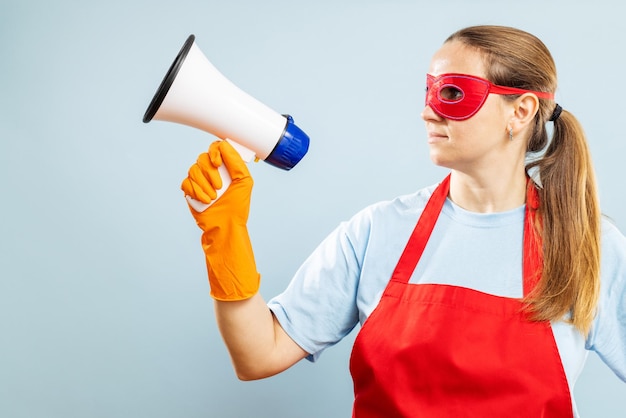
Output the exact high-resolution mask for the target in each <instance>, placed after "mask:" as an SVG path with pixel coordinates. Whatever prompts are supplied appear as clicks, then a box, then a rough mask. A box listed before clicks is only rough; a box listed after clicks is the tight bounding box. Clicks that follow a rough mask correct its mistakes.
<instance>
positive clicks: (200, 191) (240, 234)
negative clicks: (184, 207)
mask: <svg viewBox="0 0 626 418" xmlns="http://www.w3.org/2000/svg"><path fill="white" fill-rule="evenodd" d="M222 165H224V166H225V167H226V169H227V171H228V174H229V175H230V177H231V179H232V182H231V184H230V186H229V187H228V189H227V190H226V191H225V192H224V194H223V195H222V196H220V198H219V199H217V200H216V201H215V202H214V203H213V204H211V206H209V207H208V208H207V209H206V210H205V211H203V212H198V211H196V210H195V209H193V207H191V206H190V207H189V209H190V211H191V214H192V216H193V217H194V219H195V220H196V223H197V224H198V226H199V227H200V229H202V231H204V232H203V234H202V248H203V250H204V253H205V255H206V262H207V269H208V273H209V282H210V284H211V296H212V297H214V298H215V299H218V300H241V299H247V298H249V297H251V296H252V295H254V294H255V293H256V292H258V289H259V281H260V276H259V273H257V271H256V264H255V260H254V254H253V251H252V245H251V243H250V238H249V236H248V230H247V226H246V224H247V221H248V214H249V212H250V197H251V193H252V186H253V180H252V177H251V176H250V172H249V171H248V167H247V165H246V163H245V162H244V161H243V160H242V159H241V157H240V156H239V153H237V151H236V150H235V149H234V148H233V147H232V145H230V144H229V143H228V142H227V141H216V142H214V143H212V144H211V146H210V147H209V151H208V153H203V154H201V155H200V156H199V157H198V159H197V161H196V163H195V164H194V165H192V166H191V168H190V169H189V174H188V177H187V178H186V179H185V180H183V183H182V185H181V189H182V190H183V191H184V192H185V194H186V195H187V196H189V197H191V198H193V199H195V200H199V201H201V202H204V203H211V202H212V201H213V200H214V199H215V198H216V197H217V190H219V189H220V188H221V187H222V184H223V182H222V179H221V176H220V175H219V171H218V169H219V167H220V166H222Z"/></svg>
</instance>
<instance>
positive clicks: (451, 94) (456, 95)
mask: <svg viewBox="0 0 626 418" xmlns="http://www.w3.org/2000/svg"><path fill="white" fill-rule="evenodd" d="M439 96H440V97H441V98H442V99H443V100H445V101H449V102H458V101H459V100H462V99H463V90H461V89H460V88H458V87H455V86H445V87H443V88H442V89H441V90H439Z"/></svg>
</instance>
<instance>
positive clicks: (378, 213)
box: [343, 184, 437, 226]
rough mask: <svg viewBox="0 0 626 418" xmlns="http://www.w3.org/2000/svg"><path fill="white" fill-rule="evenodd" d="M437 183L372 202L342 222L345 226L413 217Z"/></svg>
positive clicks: (417, 215)
mask: <svg viewBox="0 0 626 418" xmlns="http://www.w3.org/2000/svg"><path fill="white" fill-rule="evenodd" d="M436 187H437V184H435V185H431V186H428V187H424V188H422V189H420V190H418V191H416V192H413V193H410V194H405V195H400V196H397V197H395V198H393V199H390V200H385V201H380V202H376V203H373V204H371V205H369V206H366V207H365V208H363V209H361V210H360V211H359V212H357V213H356V214H354V215H353V216H352V217H351V218H350V219H349V220H348V221H346V222H344V223H343V224H344V225H346V226H365V225H370V226H374V225H377V224H380V223H384V224H388V223H390V222H394V221H401V220H404V219H415V218H416V217H419V215H421V213H422V211H423V210H424V207H425V206H426V203H427V202H428V199H429V198H430V196H431V195H432V193H433V191H434V190H435V188H436Z"/></svg>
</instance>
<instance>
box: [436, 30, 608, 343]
mask: <svg viewBox="0 0 626 418" xmlns="http://www.w3.org/2000/svg"><path fill="white" fill-rule="evenodd" d="M448 41H459V42H461V43H463V44H465V45H467V46H469V47H473V48H476V49H477V50H478V51H480V52H481V53H482V54H483V56H484V59H485V67H486V69H487V78H488V79H489V80H490V81H491V82H493V83H495V84H499V85H503V86H510V87H518V88H522V89H528V90H535V91H547V92H554V91H555V90H556V85H557V76H556V66H555V64H554V60H553V59H552V56H551V54H550V52H549V50H548V49H547V47H546V46H545V45H544V43H543V42H542V41H541V40H539V39H538V38H537V37H535V36H534V35H532V34H530V33H527V32H525V31H522V30H519V29H515V28H511V27H504V26H492V25H486V26H472V27H468V28H465V29H461V30H459V31H458V32H456V33H454V34H452V35H451V36H450V37H449V38H448V39H447V40H446V42H448ZM539 102H540V103H539V110H538V112H537V114H536V116H535V121H534V127H533V132H532V134H531V137H530V139H529V141H528V146H527V153H531V154H532V155H539V157H537V158H535V159H533V160H530V162H529V163H528V164H527V166H526V168H527V170H530V169H531V168H535V169H538V173H539V177H540V183H541V186H540V187H538V192H539V198H540V206H539V209H538V212H539V215H540V216H539V217H537V218H538V219H541V220H542V221H541V222H540V223H538V224H537V225H536V226H535V229H536V231H537V235H538V236H539V237H541V239H542V251H543V269H542V272H541V277H540V278H539V282H538V285H537V286H536V288H535V289H534V291H533V292H531V293H530V294H529V295H527V296H526V297H525V302H526V306H527V308H528V310H529V311H530V313H531V318H532V319H533V320H537V321H553V320H561V319H563V318H565V319H566V320H567V321H568V322H570V323H572V324H573V325H574V326H575V327H576V328H577V329H578V330H580V331H581V332H582V333H584V334H587V333H588V332H589V329H590V327H591V323H592V321H593V318H594V315H595V309H596V305H597V301H598V296H599V288H600V284H599V281H600V235H601V230H600V217H601V214H600V209H599V202H598V196H597V192H596V182H595V175H594V170H593V165H592V161H591V155H590V152H589V148H588V146H587V140H586V136H585V133H584V131H583V128H582V126H581V124H580V123H579V122H578V120H577V119H576V118H575V117H574V115H572V114H571V113H570V112H568V111H566V110H563V111H562V112H561V114H560V116H559V117H558V118H557V119H556V120H555V121H554V129H553V133H552V138H548V132H547V129H546V123H547V122H548V121H549V119H550V118H551V115H552V112H553V110H554V108H555V103H554V101H553V100H545V99H540V100H539Z"/></svg>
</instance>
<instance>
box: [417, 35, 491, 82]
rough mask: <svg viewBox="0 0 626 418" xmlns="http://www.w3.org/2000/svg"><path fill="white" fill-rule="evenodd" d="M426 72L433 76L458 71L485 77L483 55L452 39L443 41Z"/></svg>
mask: <svg viewBox="0 0 626 418" xmlns="http://www.w3.org/2000/svg"><path fill="white" fill-rule="evenodd" d="M428 73H429V74H431V75H433V76H438V75H439V74H445V73H458V74H469V75H475V76H479V77H485V76H486V68H485V63H484V60H483V57H482V55H481V54H480V52H479V51H478V50H477V49H475V48H471V47H468V46H466V45H464V44H462V43H461V42H458V41H452V42H446V43H444V44H443V45H442V46H441V48H439V50H438V51H437V52H435V54H434V55H433V57H432V59H431V61H430V67H429V70H428Z"/></svg>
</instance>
